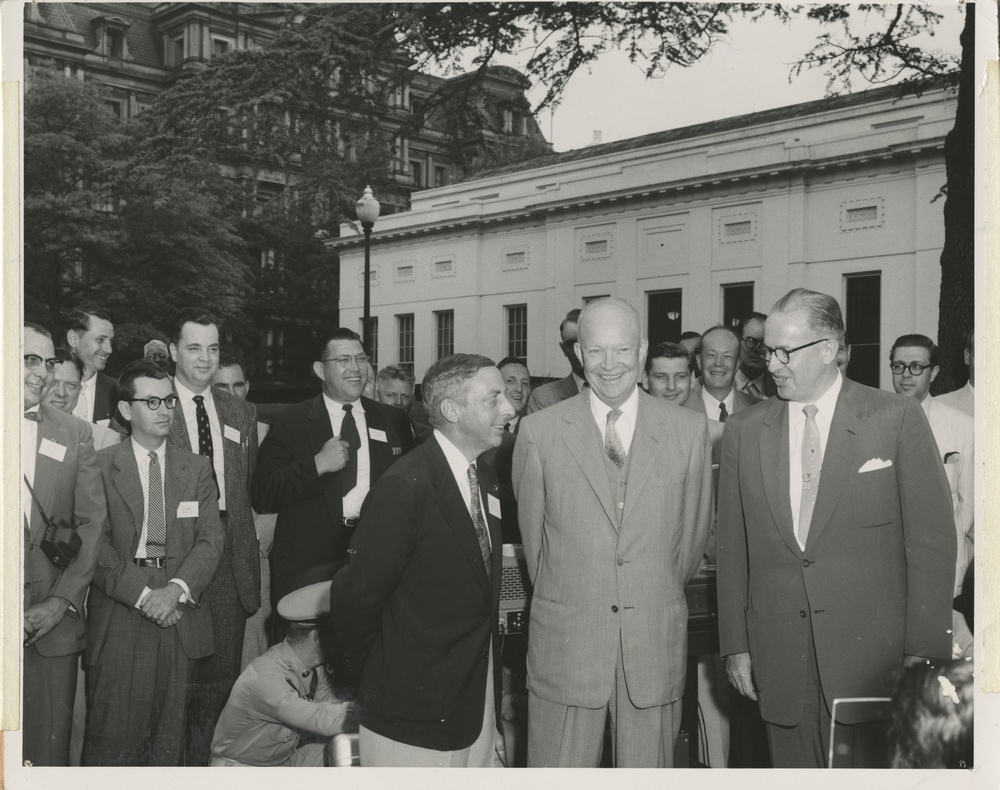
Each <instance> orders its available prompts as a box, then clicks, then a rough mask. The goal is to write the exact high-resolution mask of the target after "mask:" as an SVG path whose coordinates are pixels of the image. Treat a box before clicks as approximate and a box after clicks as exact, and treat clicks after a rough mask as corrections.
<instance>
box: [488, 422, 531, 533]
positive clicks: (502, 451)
mask: <svg viewBox="0 0 1000 790" xmlns="http://www.w3.org/2000/svg"><path fill="white" fill-rule="evenodd" d="M520 426H521V420H518V423H517V425H516V426H514V431H513V432H511V433H508V432H506V431H505V432H504V433H503V435H502V436H501V438H500V445H499V446H498V447H492V448H490V449H489V450H487V451H486V452H484V453H482V454H481V455H480V456H479V461H480V462H482V463H487V464H489V465H490V467H491V468H492V469H493V471H494V472H496V475H497V480H498V481H499V484H500V512H501V514H502V521H503V542H504V543H520V542H521V531H520V530H519V529H518V526H517V500H516V499H515V498H514V483H513V481H512V480H511V463H512V461H513V458H514V442H515V441H516V436H517V429H518V428H519V427H520Z"/></svg>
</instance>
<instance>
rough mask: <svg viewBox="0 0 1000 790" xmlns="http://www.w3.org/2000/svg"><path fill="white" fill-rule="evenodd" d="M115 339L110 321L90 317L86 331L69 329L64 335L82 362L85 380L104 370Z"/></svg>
mask: <svg viewBox="0 0 1000 790" xmlns="http://www.w3.org/2000/svg"><path fill="white" fill-rule="evenodd" d="M114 338H115V328H114V327H113V326H112V325H111V322H110V321H105V320H104V319H103V318H98V317H97V316H93V315H92V316H90V323H89V324H88V326H87V331H85V332H78V331H76V330H75V329H70V330H69V331H68V332H67V333H66V341H67V342H68V343H69V345H70V348H72V349H73V352H74V353H75V354H76V355H77V356H78V357H79V358H80V360H81V361H82V362H83V366H84V368H85V369H86V375H87V380H88V381H89V380H90V377H91V376H92V375H93V374H94V373H96V372H97V371H99V370H104V367H105V366H106V365H107V364H108V357H110V356H111V350H112V349H111V341H112V340H114Z"/></svg>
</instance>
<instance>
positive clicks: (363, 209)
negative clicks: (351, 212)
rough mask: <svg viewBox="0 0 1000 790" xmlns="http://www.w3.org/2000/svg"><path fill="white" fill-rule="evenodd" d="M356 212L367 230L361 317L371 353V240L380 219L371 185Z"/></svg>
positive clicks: (368, 350) (366, 351) (363, 332)
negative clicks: (362, 312) (363, 297)
mask: <svg viewBox="0 0 1000 790" xmlns="http://www.w3.org/2000/svg"><path fill="white" fill-rule="evenodd" d="M354 209H355V212H356V213H357V217H358V221H359V222H360V223H361V227H362V229H363V230H364V232H365V307H364V314H363V316H362V318H361V335H362V343H363V344H364V347H365V353H366V354H370V353H371V345H370V343H369V341H370V340H371V309H372V280H371V278H372V261H371V246H372V245H371V242H372V228H373V227H374V226H375V220H377V219H378V212H379V204H378V201H377V200H376V199H375V196H374V195H373V194H372V188H371V187H370V186H366V187H365V194H363V195H362V196H361V198H360V199H359V200H358V202H357V203H355V204H354Z"/></svg>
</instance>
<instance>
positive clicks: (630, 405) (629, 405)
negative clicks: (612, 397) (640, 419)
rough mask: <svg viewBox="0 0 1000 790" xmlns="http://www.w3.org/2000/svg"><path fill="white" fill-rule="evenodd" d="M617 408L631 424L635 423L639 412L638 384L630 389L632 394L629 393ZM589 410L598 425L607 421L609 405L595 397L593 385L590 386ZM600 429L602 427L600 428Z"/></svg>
mask: <svg viewBox="0 0 1000 790" xmlns="http://www.w3.org/2000/svg"><path fill="white" fill-rule="evenodd" d="M618 408H619V410H620V411H621V413H622V414H623V415H624V416H625V417H626V418H628V419H629V420H631V422H632V424H633V425H635V418H636V415H637V414H638V412H639V387H638V386H636V387H635V388H634V389H633V390H632V394H631V395H629V396H628V399H627V400H626V401H625V402H624V403H623V404H622V405H621V406H619V407H618ZM590 411H591V413H592V414H593V415H594V419H595V420H597V424H598V425H604V424H605V423H606V422H607V421H608V413H609V412H610V411H611V407H610V406H608V404H606V403H605V402H604V401H602V400H601V399H600V398H599V397H597V393H596V392H594V388H593V387H591V388H590ZM601 430H604V429H603V428H602V429H601Z"/></svg>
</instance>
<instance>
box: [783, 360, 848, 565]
mask: <svg viewBox="0 0 1000 790" xmlns="http://www.w3.org/2000/svg"><path fill="white" fill-rule="evenodd" d="M843 383H844V380H843V378H842V377H841V375H840V372H839V371H838V372H837V378H836V379H835V380H834V382H833V384H831V385H830V388H829V389H828V390H827V391H826V392H824V393H823V394H822V395H820V396H819V397H818V398H817V399H816V400H815V401H810V402H812V403H815V404H816V427H817V428H819V454H820V462H821V463H822V458H823V454H824V453H825V452H826V443H827V439H829V438H830V423H831V422H832V421H833V412H834V411H835V410H836V408H837V398H838V397H839V396H840V388H841V386H842V385H843ZM803 406H805V402H798V401H789V402H788V495H789V497H790V498H791V502H792V529H793V530H794V532H795V539H796V540H797V541H798V542H799V548H800V549H802V550H803V551H805V548H806V547H805V545H804V544H803V543H802V541H801V540H799V505H800V504H801V502H802V434H803V433H804V431H805V425H806V415H805V414H803V412H802V407H803ZM822 480H823V477H822V472H820V484H821V485H822Z"/></svg>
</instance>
